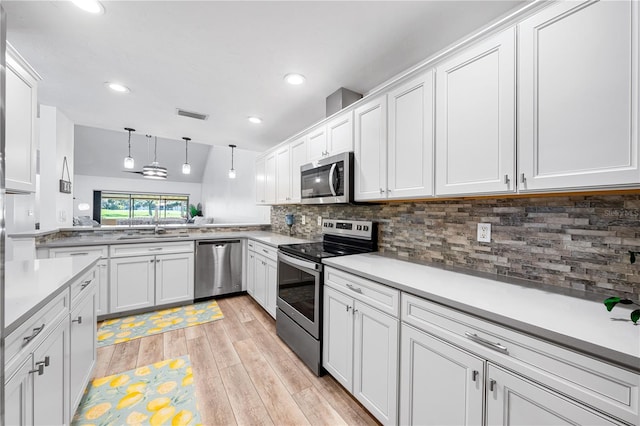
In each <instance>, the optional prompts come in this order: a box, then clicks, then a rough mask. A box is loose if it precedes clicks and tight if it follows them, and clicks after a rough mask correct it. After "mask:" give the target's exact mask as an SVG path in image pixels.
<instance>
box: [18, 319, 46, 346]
mask: <svg viewBox="0 0 640 426" xmlns="http://www.w3.org/2000/svg"><path fill="white" fill-rule="evenodd" d="M43 329H44V324H42V325H41V326H40V327H37V328H34V329H33V331H32V332H31V336H27V337H25V338H23V339H22V340H23V341H22V346H24V345H26V344H27V343H29V342H30V341H32V340H33V339H35V338H36V336H37V335H38V334H40V332H41V331H42V330H43Z"/></svg>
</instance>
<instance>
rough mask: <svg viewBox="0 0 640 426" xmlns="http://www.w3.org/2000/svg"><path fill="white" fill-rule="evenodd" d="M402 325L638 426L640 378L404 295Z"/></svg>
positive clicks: (567, 350) (588, 358)
mask: <svg viewBox="0 0 640 426" xmlns="http://www.w3.org/2000/svg"><path fill="white" fill-rule="evenodd" d="M402 321H403V322H405V323H407V324H410V325H412V326H414V327H416V328H419V329H421V330H423V331H426V332H427V333H430V334H433V335H435V336H437V337H440V338H441V339H443V340H446V341H448V342H450V343H453V344H456V345H458V346H460V347H462V348H463V349H466V350H468V351H470V352H473V353H475V354H478V355H480V356H482V357H483V358H485V359H488V360H490V361H493V362H494V363H496V364H500V365H502V366H504V367H507V368H509V369H512V370H514V371H517V372H518V373H519V374H521V375H523V376H527V377H528V378H530V379H531V380H534V381H536V382H538V383H541V384H543V385H545V386H548V387H550V388H552V389H555V390H557V391H559V392H561V393H563V394H565V395H567V396H568V397H572V398H575V399H577V400H578V401H581V402H583V403H586V404H587V405H590V406H592V407H595V408H597V409H599V410H602V411H605V412H607V413H610V414H612V415H614V416H616V417H618V418H620V419H623V420H625V421H627V422H631V423H632V424H639V423H638V421H639V420H640V416H639V407H638V404H639V403H640V394H639V390H640V374H638V373H634V372H631V371H628V370H625V369H622V368H619V367H617V366H614V365H612V364H609V363H606V362H603V361H600V360H597V359H594V358H591V357H587V356H585V355H582V354H580V353H577V352H574V351H572V350H569V349H567V348H563V347H561V346H558V345H555V344H552V343H549V342H547V341H544V340H542V339H538V338H534V337H532V336H529V335H526V334H524V333H520V332H517V331H515V330H511V329H508V328H506V327H502V326H500V325H496V324H493V323H490V322H488V321H484V320H482V319H479V318H477V317H475V316H471V315H467V314H465V313H463V312H460V311H457V310H454V309H451V308H448V307H445V306H442V305H439V304H436V303H433V302H429V301H427V300H425V299H422V298H419V297H416V296H413V295H409V294H406V293H403V294H402Z"/></svg>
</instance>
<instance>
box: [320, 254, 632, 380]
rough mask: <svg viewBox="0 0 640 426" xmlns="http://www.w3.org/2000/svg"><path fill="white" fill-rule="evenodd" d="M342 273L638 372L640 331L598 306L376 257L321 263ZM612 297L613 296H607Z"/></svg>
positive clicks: (622, 311) (621, 313) (621, 314)
mask: <svg viewBox="0 0 640 426" xmlns="http://www.w3.org/2000/svg"><path fill="white" fill-rule="evenodd" d="M323 263H325V264H326V265H328V266H333V267H336V268H338V269H341V270H344V271H346V272H350V273H354V274H356V275H359V276H362V277H364V278H368V279H371V280H373V281H377V282H380V283H382V284H386V285H389V286H391V287H394V288H397V289H399V290H402V291H405V292H407V293H411V294H415V295H416V296H420V297H423V298H425V299H429V300H432V301H434V302H438V303H441V304H443V305H447V306H450V307H452V308H455V309H458V310H461V311H464V312H467V313H470V314H472V315H476V316H479V317H482V318H485V319H488V320H490V321H494V322H497V323H500V324H503V325H506V326H508V327H511V328H515V329H517V330H521V331H524V332H527V333H530V334H533V335H535V336H538V337H542V338H544V339H547V340H550V341H553V342H555V343H558V344H560V345H563V346H566V347H570V348H573V349H577V350H579V351H581V352H584V353H587V354H591V355H596V356H598V357H600V358H604V359H607V360H609V361H613V362H616V363H618V364H620V365H623V366H626V367H629V368H632V369H634V370H636V371H640V325H638V326H634V325H633V323H632V322H631V321H630V320H629V314H630V313H631V309H628V308H626V307H625V306H624V305H617V306H616V307H615V308H614V309H613V310H612V311H611V312H607V310H606V308H605V306H604V304H603V303H602V301H603V300H604V299H605V298H606V297H605V296H603V297H602V299H601V300H599V301H595V300H589V299H586V298H580V297H575V296H572V295H567V294H563V291H562V289H558V290H557V291H556V290H554V289H549V287H548V286H544V288H542V287H543V286H541V288H536V287H533V286H529V285H518V284H511V283H506V282H503V281H498V280H493V279H487V278H482V277H477V276H473V275H468V274H464V273H460V272H453V271H450V270H446V269H440V268H437V267H430V266H426V265H423V264H419V263H413V262H409V261H406V260H401V259H398V258H394V257H391V256H385V255H384V254H381V253H368V254H359V255H353V256H341V257H334V258H330V259H326V260H323ZM612 295H613V294H612Z"/></svg>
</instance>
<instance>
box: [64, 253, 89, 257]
mask: <svg viewBox="0 0 640 426" xmlns="http://www.w3.org/2000/svg"><path fill="white" fill-rule="evenodd" d="M88 255H89V253H87V252H82V253H69V256H88Z"/></svg>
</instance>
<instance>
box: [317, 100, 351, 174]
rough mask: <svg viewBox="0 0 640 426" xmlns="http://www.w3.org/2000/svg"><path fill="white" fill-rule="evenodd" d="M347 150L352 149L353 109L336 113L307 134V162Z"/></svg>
mask: <svg viewBox="0 0 640 426" xmlns="http://www.w3.org/2000/svg"><path fill="white" fill-rule="evenodd" d="M347 151H353V111H347V112H345V113H342V114H340V115H338V116H337V117H335V118H334V119H333V120H331V121H329V122H327V123H326V124H323V125H322V126H320V127H318V128H317V129H315V130H313V131H311V132H310V133H309V135H308V140H307V159H308V161H309V162H311V161H315V160H318V159H320V158H322V157H327V156H329V155H334V154H339V153H341V152H347Z"/></svg>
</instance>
